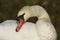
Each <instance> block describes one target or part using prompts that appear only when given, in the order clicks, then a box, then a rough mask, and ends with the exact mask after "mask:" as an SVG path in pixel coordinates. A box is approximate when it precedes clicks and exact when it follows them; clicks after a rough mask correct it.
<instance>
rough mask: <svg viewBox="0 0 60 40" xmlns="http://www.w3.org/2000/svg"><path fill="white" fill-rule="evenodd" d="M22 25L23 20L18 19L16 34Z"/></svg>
mask: <svg viewBox="0 0 60 40" xmlns="http://www.w3.org/2000/svg"><path fill="white" fill-rule="evenodd" d="M23 23H24V20H23V19H21V18H20V19H19V21H18V24H17V27H16V32H18V31H19V30H20V29H21V27H22V25H23Z"/></svg>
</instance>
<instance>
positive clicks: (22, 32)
mask: <svg viewBox="0 0 60 40" xmlns="http://www.w3.org/2000/svg"><path fill="white" fill-rule="evenodd" d="M30 17H37V18H38V21H37V22H36V23H35V24H34V23H31V22H26V21H27V20H28V19H29V18H30ZM0 40H57V33H56V30H55V28H54V26H53V25H52V23H51V21H50V17H49V15H48V13H47V12H46V11H45V9H44V8H43V7H41V6H39V5H34V6H24V7H23V8H22V9H21V10H20V11H19V12H18V15H17V21H16V20H6V21H4V22H3V23H0Z"/></svg>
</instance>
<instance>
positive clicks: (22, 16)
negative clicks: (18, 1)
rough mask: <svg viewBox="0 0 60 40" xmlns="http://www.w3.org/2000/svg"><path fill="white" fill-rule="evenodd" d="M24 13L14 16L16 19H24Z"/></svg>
mask: <svg viewBox="0 0 60 40" xmlns="http://www.w3.org/2000/svg"><path fill="white" fill-rule="evenodd" d="M24 15H25V13H23V14H22V15H20V16H18V17H17V18H16V20H17V21H19V19H20V18H21V19H23V20H24Z"/></svg>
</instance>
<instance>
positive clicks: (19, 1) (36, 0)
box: [0, 0, 60, 40]
mask: <svg viewBox="0 0 60 40" xmlns="http://www.w3.org/2000/svg"><path fill="white" fill-rule="evenodd" d="M25 5H42V6H43V7H44V8H45V9H46V10H47V12H48V13H49V15H50V18H51V21H52V23H53V25H54V26H55V28H56V30H57V34H58V40H60V37H59V36H60V0H0V22H2V21H4V20H8V19H15V18H16V16H17V13H18V11H19V10H20V9H21V8H22V7H23V6H25Z"/></svg>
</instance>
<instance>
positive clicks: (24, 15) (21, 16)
mask: <svg viewBox="0 0 60 40" xmlns="http://www.w3.org/2000/svg"><path fill="white" fill-rule="evenodd" d="M30 17H31V14H30V13H29V10H28V7H27V8H26V10H25V8H24V9H22V10H20V11H19V12H18V15H17V21H18V24H17V28H16V32H18V31H19V30H20V28H21V27H22V25H23V24H24V22H26V21H27V20H28V19H29V18H30Z"/></svg>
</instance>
